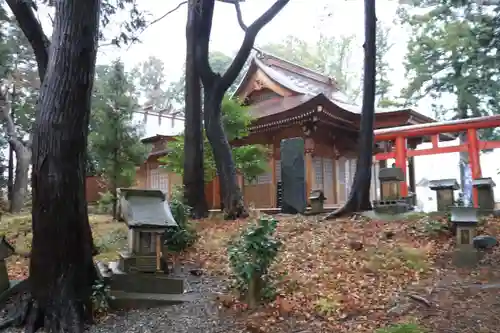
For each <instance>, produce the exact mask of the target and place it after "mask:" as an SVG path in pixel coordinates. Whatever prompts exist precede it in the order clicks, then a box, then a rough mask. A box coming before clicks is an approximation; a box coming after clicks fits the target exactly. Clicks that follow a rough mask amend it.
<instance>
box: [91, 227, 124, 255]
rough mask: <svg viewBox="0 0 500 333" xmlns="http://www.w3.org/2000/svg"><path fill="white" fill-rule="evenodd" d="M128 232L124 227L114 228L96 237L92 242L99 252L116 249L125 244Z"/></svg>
mask: <svg viewBox="0 0 500 333" xmlns="http://www.w3.org/2000/svg"><path fill="white" fill-rule="evenodd" d="M127 238H128V233H127V230H124V229H116V230H113V231H111V232H110V233H108V234H105V235H102V237H96V238H95V239H94V244H95V247H96V248H97V250H98V251H99V253H105V252H110V251H116V250H118V249H120V248H122V247H124V246H125V245H126V244H127Z"/></svg>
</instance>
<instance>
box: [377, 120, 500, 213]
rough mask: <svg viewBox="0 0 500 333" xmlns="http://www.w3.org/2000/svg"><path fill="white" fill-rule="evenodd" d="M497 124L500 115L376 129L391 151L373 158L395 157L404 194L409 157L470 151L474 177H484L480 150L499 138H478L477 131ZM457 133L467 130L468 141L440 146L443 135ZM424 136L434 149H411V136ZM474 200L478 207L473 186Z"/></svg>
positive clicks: (491, 146) (494, 145)
mask: <svg viewBox="0 0 500 333" xmlns="http://www.w3.org/2000/svg"><path fill="white" fill-rule="evenodd" d="M496 127H500V115H499V116H487V117H477V118H468V119H460V120H451V121H444V122H436V123H429V124H418V125H409V126H400V127H392V128H383V129H378V130H375V132H374V134H375V142H383V141H386V142H390V143H391V145H389V147H390V148H391V149H390V150H391V151H389V152H385V153H377V154H375V156H374V157H375V159H376V160H377V161H382V160H387V159H389V158H394V159H395V160H396V167H398V168H401V169H402V170H403V173H404V175H405V181H404V182H401V195H402V196H407V195H408V184H407V182H406V178H407V177H406V160H407V158H408V157H413V156H423V155H437V154H446V153H457V152H468V153H469V163H470V168H471V173H472V178H473V179H477V178H481V177H482V175H481V164H480V160H479V153H480V152H481V150H484V149H495V148H500V141H482V140H479V139H478V137H477V130H478V129H483V128H496ZM457 132H467V143H465V144H461V145H460V144H459V145H456V146H449V147H439V146H438V143H439V135H440V134H448V133H457ZM425 136H430V137H431V142H432V148H428V149H408V147H407V142H406V140H407V139H408V138H423V137H425ZM392 142H394V144H392ZM473 200H474V206H475V207H477V205H478V194H477V189H475V188H474V189H473Z"/></svg>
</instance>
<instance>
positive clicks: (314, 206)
mask: <svg viewBox="0 0 500 333" xmlns="http://www.w3.org/2000/svg"><path fill="white" fill-rule="evenodd" d="M325 200H326V197H325V194H324V193H323V191H322V190H320V189H316V190H312V191H311V194H310V195H309V202H310V204H311V213H312V214H320V213H323V211H324V206H323V204H324V202H325Z"/></svg>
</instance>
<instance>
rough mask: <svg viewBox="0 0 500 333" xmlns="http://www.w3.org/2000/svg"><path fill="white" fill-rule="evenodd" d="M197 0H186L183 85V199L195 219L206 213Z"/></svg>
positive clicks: (202, 216) (204, 215) (206, 214)
mask: <svg viewBox="0 0 500 333" xmlns="http://www.w3.org/2000/svg"><path fill="white" fill-rule="evenodd" d="M196 4H197V1H195V0H190V1H189V2H188V19H187V24H186V46H187V47H186V86H185V94H184V98H185V111H184V112H185V122H184V126H185V127H184V175H183V180H182V182H183V184H184V199H185V202H186V203H187V205H188V206H189V207H191V209H192V210H191V213H192V217H193V218H195V219H199V218H204V217H206V216H208V206H207V201H206V198H205V179H204V176H205V174H204V168H203V149H204V147H203V127H202V121H201V119H202V111H201V82H200V75H199V73H198V70H197V68H196V63H195V52H196V29H197V25H198V24H197V23H198V19H199V17H198V15H196V13H195V10H196V7H195V6H196Z"/></svg>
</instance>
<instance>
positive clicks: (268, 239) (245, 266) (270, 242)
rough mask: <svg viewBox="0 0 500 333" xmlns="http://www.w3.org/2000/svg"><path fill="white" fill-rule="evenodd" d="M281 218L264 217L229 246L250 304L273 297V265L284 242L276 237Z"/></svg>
mask: <svg viewBox="0 0 500 333" xmlns="http://www.w3.org/2000/svg"><path fill="white" fill-rule="evenodd" d="M277 223H278V221H276V220H275V219H267V218H264V217H261V218H259V219H258V220H257V223H256V224H254V225H252V226H250V227H248V228H247V229H246V230H244V231H243V233H242V234H241V235H240V236H239V238H237V239H236V240H235V241H233V242H232V243H230V245H229V248H228V255H229V263H230V265H231V269H232V271H233V274H234V278H235V281H236V288H237V289H238V291H239V293H240V295H245V297H246V300H247V303H248V305H249V306H250V307H255V306H256V305H257V303H258V302H260V301H261V300H264V299H266V296H267V297H272V296H271V295H273V293H272V290H273V286H272V283H271V281H270V280H271V279H270V275H269V267H270V266H271V264H272V263H273V262H274V261H275V259H276V256H277V255H278V250H279V248H280V246H281V242H280V241H279V240H277V239H276V238H275V236H274V233H275V231H276V227H277Z"/></svg>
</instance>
